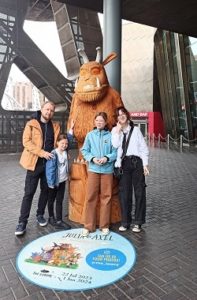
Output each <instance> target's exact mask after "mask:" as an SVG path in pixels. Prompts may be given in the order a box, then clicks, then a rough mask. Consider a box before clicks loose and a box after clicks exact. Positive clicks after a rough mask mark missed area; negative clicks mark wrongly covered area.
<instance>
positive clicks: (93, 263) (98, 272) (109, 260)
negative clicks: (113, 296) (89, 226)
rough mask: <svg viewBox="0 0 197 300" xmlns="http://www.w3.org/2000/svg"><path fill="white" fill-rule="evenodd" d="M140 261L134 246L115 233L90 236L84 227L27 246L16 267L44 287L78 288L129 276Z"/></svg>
mask: <svg viewBox="0 0 197 300" xmlns="http://www.w3.org/2000/svg"><path fill="white" fill-rule="evenodd" d="M135 260H136V254H135V249H134V247H133V245H132V244H131V243H130V242H129V241H128V240H127V239H125V238H124V237H122V236H121V235H119V234H116V233H114V232H110V234H109V235H108V236H103V235H102V234H101V232H100V231H99V230H97V231H96V232H94V233H91V234H90V235H89V236H88V237H83V236H82V235H81V229H71V230H67V231H58V232H55V233H51V234H48V235H45V236H43V237H40V238H38V239H36V240H34V241H32V242H31V243H29V244H28V245H26V246H25V247H24V248H23V249H22V250H21V251H20V252H19V254H18V256H17V260H16V266H17V270H18V272H19V273H20V274H21V275H22V277H24V278H25V279H26V280H28V281H30V282H31V283H34V284H36V285H39V286H41V287H44V288H49V289H55V290H65V291H77V290H87V289H93V288H98V287H102V286H105V285H109V284H112V283H113V282H115V281H117V280H119V279H121V278H122V277H123V276H125V275H126V274H127V273H128V272H129V271H130V270H131V268H132V267H133V265H134V264H135Z"/></svg>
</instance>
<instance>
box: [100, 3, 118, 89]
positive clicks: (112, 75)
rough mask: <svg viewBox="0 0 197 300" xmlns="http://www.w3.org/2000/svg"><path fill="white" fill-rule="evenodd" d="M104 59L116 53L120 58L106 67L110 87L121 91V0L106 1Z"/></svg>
mask: <svg viewBox="0 0 197 300" xmlns="http://www.w3.org/2000/svg"><path fill="white" fill-rule="evenodd" d="M103 13H104V42H103V59H105V58H106V57H107V55H109V53H110V52H112V51H115V52H116V53H117V55H118V57H117V58H116V59H115V60H114V61H112V62H111V63H109V65H107V66H106V71H107V76H108V79H109V83H110V85H111V86H112V87H113V88H114V89H116V90H117V91H118V92H120V90H121V28H122V23H121V0H104V1H103Z"/></svg>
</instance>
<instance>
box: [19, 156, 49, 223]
mask: <svg viewBox="0 0 197 300" xmlns="http://www.w3.org/2000/svg"><path fill="white" fill-rule="evenodd" d="M39 180H40V196H39V199H38V208H37V212H36V216H39V215H44V211H45V207H46V204H47V201H48V185H47V181H46V175H45V160H44V159H38V163H37V164H36V168H35V170H34V171H29V170H28V171H27V174H26V179H25V189H24V190H25V193H24V197H23V200H22V204H21V211H20V217H19V222H24V223H25V224H27V222H28V218H29V214H30V210H31V205H32V200H33V197H34V194H35V192H36V189H37V187H38V183H39Z"/></svg>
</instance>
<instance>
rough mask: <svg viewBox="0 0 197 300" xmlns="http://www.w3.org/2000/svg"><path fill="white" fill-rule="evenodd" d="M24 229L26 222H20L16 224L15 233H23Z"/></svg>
mask: <svg viewBox="0 0 197 300" xmlns="http://www.w3.org/2000/svg"><path fill="white" fill-rule="evenodd" d="M25 231H26V224H25V223H23V222H21V223H19V224H18V225H17V226H16V231H15V235H23V234H24V233H25Z"/></svg>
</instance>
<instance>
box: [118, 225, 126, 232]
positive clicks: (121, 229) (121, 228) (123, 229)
mask: <svg viewBox="0 0 197 300" xmlns="http://www.w3.org/2000/svg"><path fill="white" fill-rule="evenodd" d="M127 229H128V227H124V226H120V227H119V231H122V232H123V231H126V230H127Z"/></svg>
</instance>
